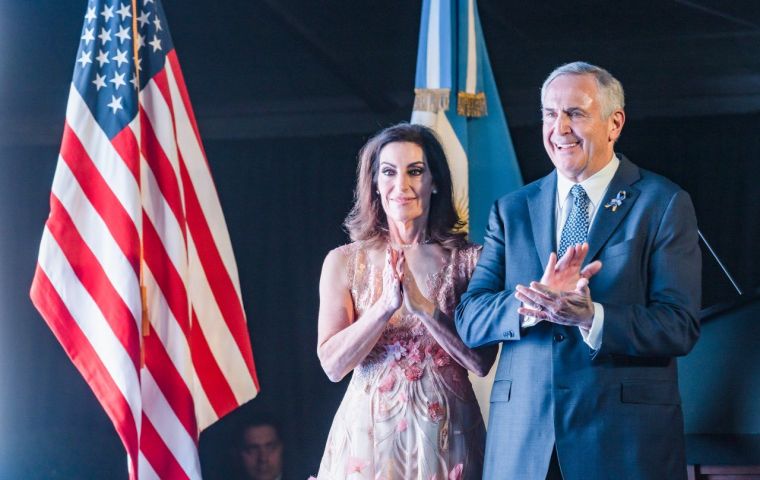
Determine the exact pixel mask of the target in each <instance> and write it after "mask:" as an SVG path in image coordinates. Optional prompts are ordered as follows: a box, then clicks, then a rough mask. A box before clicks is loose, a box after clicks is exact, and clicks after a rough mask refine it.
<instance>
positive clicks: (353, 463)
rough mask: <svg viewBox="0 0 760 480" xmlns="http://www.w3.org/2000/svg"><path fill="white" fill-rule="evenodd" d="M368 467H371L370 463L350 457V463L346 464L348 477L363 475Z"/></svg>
mask: <svg viewBox="0 0 760 480" xmlns="http://www.w3.org/2000/svg"><path fill="white" fill-rule="evenodd" d="M367 465H369V463H367V461H366V460H364V459H362V458H357V457H348V462H346V472H347V474H348V475H351V474H353V473H362V470H364V469H365V468H366V467H367Z"/></svg>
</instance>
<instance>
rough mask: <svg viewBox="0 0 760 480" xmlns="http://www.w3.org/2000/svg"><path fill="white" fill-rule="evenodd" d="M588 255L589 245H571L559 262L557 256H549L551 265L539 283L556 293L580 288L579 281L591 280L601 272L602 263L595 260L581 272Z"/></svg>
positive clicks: (547, 267)
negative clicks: (582, 279)
mask: <svg viewBox="0 0 760 480" xmlns="http://www.w3.org/2000/svg"><path fill="white" fill-rule="evenodd" d="M586 255H588V243H583V244H582V245H571V246H570V247H568V249H567V251H566V252H565V255H563V256H562V258H561V259H560V260H559V262H558V261H557V255H556V254H555V253H554V252H552V253H551V254H550V255H549V263H548V264H547V265H546V268H545V269H544V275H543V276H542V277H541V281H540V282H539V283H541V284H543V285H545V286H547V287H549V288H550V289H552V290H555V291H561V292H569V291H571V290H575V289H576V288H578V280H580V279H581V278H586V279H589V278H591V277H593V276H594V275H596V274H597V272H599V270H601V268H602V262H600V261H599V260H595V261H593V262H591V263H589V264H588V265H586V267H584V268H583V269H582V270H581V265H583V261H584V260H585V259H586Z"/></svg>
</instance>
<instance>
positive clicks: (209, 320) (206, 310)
mask: <svg viewBox="0 0 760 480" xmlns="http://www.w3.org/2000/svg"><path fill="white" fill-rule="evenodd" d="M187 252H188V258H187V260H188V264H189V265H190V271H191V272H193V276H192V277H193V278H192V279H191V281H190V282H189V283H188V292H187V293H188V296H189V297H190V302H191V303H192V305H193V308H194V309H195V312H196V314H197V315H196V316H197V317H198V325H199V326H200V328H201V330H202V331H203V335H204V336H205V338H206V342H207V343H208V346H209V348H210V349H211V353H212V354H213V355H214V358H215V359H216V361H217V362H218V364H219V368H220V369H221V370H222V372H236V371H240V370H241V369H243V370H247V369H248V366H247V365H246V363H245V360H244V358H243V355H242V353H241V352H240V349H239V348H238V346H237V342H235V338H234V337H233V336H232V333H231V332H230V330H229V329H228V328H220V326H222V325H226V323H225V321H224V317H222V313H221V312H220V311H219V306H218V305H217V304H216V301H215V300H214V295H213V293H212V292H211V287H210V286H209V284H208V279H207V278H206V275H205V273H204V271H203V269H202V268H200V259H199V258H198V251H197V250H196V248H195V244H194V243H193V241H192V238H190V237H188V241H187ZM227 380H228V382H229V384H230V388H232V392H233V394H234V395H235V399H236V400H237V401H238V403H244V402H246V401H248V400H249V399H250V398H251V397H252V395H255V394H256V386H255V385H254V383H253V379H252V378H251V377H250V376H248V375H235V376H228V377H227Z"/></svg>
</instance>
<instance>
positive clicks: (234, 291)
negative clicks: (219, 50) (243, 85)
mask: <svg viewBox="0 0 760 480" xmlns="http://www.w3.org/2000/svg"><path fill="white" fill-rule="evenodd" d="M135 50H137V55H136V56H135V55H134V52H135ZM135 57H136V58H135ZM50 210H51V211H50V215H49V217H48V220H47V222H46V224H45V229H44V231H43V235H42V241H41V245H40V253H39V258H38V264H37V269H36V272H35V277H34V282H33V284H32V289H31V297H32V301H33V302H34V305H35V306H36V307H37V309H38V310H39V311H40V313H41V314H42V316H43V317H44V318H45V321H46V322H47V323H48V325H49V326H50V328H51V329H52V330H53V332H54V334H55V335H56V337H57V338H58V340H59V341H60V342H61V344H62V345H63V348H64V349H65V350H66V353H67V354H68V355H69V357H70V358H71V360H72V361H73V362H74V364H75V366H76V367H77V368H78V369H79V371H80V372H81V373H82V375H83V376H84V378H85V379H86V381H87V382H88V384H89V385H90V387H91V388H92V390H93V392H94V393H95V395H96V396H97V398H98V400H99V401H100V403H101V404H102V406H103V408H104V409H105V411H106V412H107V414H108V416H109V417H110V418H111V421H112V422H113V424H114V426H115V428H116V431H117V433H118V435H119V436H120V437H121V440H122V442H123V444H124V447H125V449H126V452H127V456H128V469H129V476H130V478H131V479H138V478H139V479H152V478H163V479H168V478H171V479H181V478H200V477H201V473H200V463H199V459H198V436H199V433H200V431H201V430H203V429H204V428H205V427H207V426H209V425H210V424H211V423H213V422H214V421H216V420H217V419H218V418H219V417H221V416H222V415H224V414H226V413H227V412H229V411H231V410H232V409H234V408H235V407H237V406H238V405H240V404H242V403H244V402H246V401H248V400H250V399H251V398H253V397H254V396H255V395H256V393H257V392H258V390H259V385H258V380H257V378H256V372H255V366H254V362H253V356H252V353H251V346H250V340H249V337H248V330H247V327H246V319H245V313H244V311H243V304H242V299H241V295H240V286H239V282H238V272H237V266H236V265H235V259H234V256H233V253H232V246H231V244H230V239H229V235H228V233H227V226H226V224H225V221H224V217H223V215H222V210H221V206H220V204H219V199H218V197H217V194H216V189H215V186H214V183H213V180H212V179H211V173H210V171H209V167H208V164H207V162H206V157H205V152H204V150H203V145H202V144H201V138H200V134H199V133H198V128H197V125H196V122H195V117H194V115H193V111H192V108H191V105H190V100H189V97H188V93H187V89H186V87H185V82H184V80H183V78H182V72H181V71H180V67H179V62H178V60H177V54H176V52H175V50H174V47H173V44H172V39H171V36H170V35H169V29H168V27H167V23H166V17H165V15H164V11H163V8H162V6H161V4H160V2H159V0H126V1H118V0H116V1H113V0H110V1H109V0H90V1H89V3H88V6H87V11H86V14H85V16H84V26H83V28H82V35H81V39H80V42H79V51H78V53H77V58H76V64H75V67H74V77H73V81H72V83H71V89H70V92H69V101H68V106H67V109H66V122H65V126H64V133H63V140H62V143H61V150H60V154H59V157H58V165H57V168H56V172H55V177H54V180H53V187H52V192H51V196H50Z"/></svg>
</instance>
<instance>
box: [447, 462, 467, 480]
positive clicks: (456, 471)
mask: <svg viewBox="0 0 760 480" xmlns="http://www.w3.org/2000/svg"><path fill="white" fill-rule="evenodd" d="M463 469H464V465H463V464H461V463H460V464H459V465H457V466H456V467H454V468H452V469H451V471H450V472H449V480H462V470H463Z"/></svg>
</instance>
